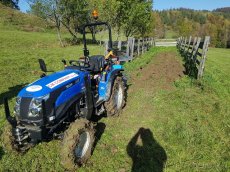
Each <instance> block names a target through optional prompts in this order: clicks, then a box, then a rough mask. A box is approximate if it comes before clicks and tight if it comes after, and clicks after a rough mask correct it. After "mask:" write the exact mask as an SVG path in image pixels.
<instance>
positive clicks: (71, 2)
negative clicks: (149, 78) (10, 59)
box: [0, 0, 230, 48]
mask: <svg viewBox="0 0 230 172" xmlns="http://www.w3.org/2000/svg"><path fill="white" fill-rule="evenodd" d="M26 1H27V2H28V3H29V4H30V7H31V8H30V10H29V11H28V13H30V14H33V15H36V16H38V17H39V18H42V19H44V20H45V21H47V23H48V24H50V25H52V27H54V28H56V30H57V32H58V35H59V40H60V42H61V41H62V32H63V31H64V32H66V31H67V32H69V33H70V35H71V37H72V40H73V42H79V41H80V40H79V36H77V35H78V34H81V32H82V25H84V24H85V23H89V22H93V21H94V20H93V18H92V15H91V14H92V11H93V10H95V9H96V10H97V11H98V13H99V19H98V21H107V22H108V23H109V24H110V25H111V26H112V28H113V33H114V35H117V37H116V38H115V39H118V38H119V37H120V35H124V36H125V37H127V38H128V37H130V36H134V37H147V36H154V37H156V38H168V37H173V38H178V37H179V36H187V37H188V36H200V37H204V36H206V35H209V36H211V46H214V47H223V48H224V47H230V7H223V8H218V9H215V10H213V11H207V10H201V11H197V10H192V9H186V8H179V9H170V10H163V11H157V10H154V1H153V0H110V1H108V0H26ZM18 2H19V0H0V3H2V4H4V5H7V6H9V7H11V8H14V9H19V6H18ZM63 29H64V30H63ZM101 29H102V28H89V30H88V32H89V33H91V34H92V39H93V40H95V39H96V38H95V34H96V33H97V32H99V31H101ZM169 32H171V33H173V34H172V35H170V36H169V35H167V33H169Z"/></svg>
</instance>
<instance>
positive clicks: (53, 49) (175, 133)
mask: <svg viewBox="0 0 230 172" xmlns="http://www.w3.org/2000/svg"><path fill="white" fill-rule="evenodd" d="M0 42H1V44H0V65H1V66H2V68H1V70H0V76H1V77H0V82H1V85H0V98H1V99H2V98H3V97H4V96H7V97H10V98H11V99H10V108H11V109H12V108H13V106H14V102H15V96H16V94H17V92H18V91H19V90H20V89H21V87H22V85H24V84H28V83H31V82H32V81H34V80H36V79H38V78H39V75H38V74H34V73H35V72H34V71H36V70H38V69H39V65H38V63H37V60H38V58H40V57H43V58H44V59H45V61H46V62H47V65H48V69H52V70H61V69H63V65H62V63H61V59H63V58H65V59H76V58H78V57H79V56H81V55H82V46H68V47H65V48H60V46H59V45H58V42H57V37H56V34H55V33H38V32H32V33H31V32H23V31H19V30H15V29H12V28H11V29H10V28H8V27H7V26H5V25H2V26H1V29H0ZM90 48H91V49H92V51H91V52H93V53H95V54H98V53H100V51H102V50H100V49H99V48H98V47H95V46H91V47H90ZM102 52H103V51H102ZM162 52H164V53H170V52H173V53H175V52H176V49H175V48H153V49H151V50H150V51H149V52H147V53H146V54H145V55H143V56H142V57H139V58H137V59H136V60H134V61H133V62H131V63H128V64H125V69H126V73H127V75H128V76H131V75H133V74H134V73H135V72H136V71H137V70H138V69H139V68H140V67H143V68H144V67H145V66H147V65H148V64H149V63H154V59H155V57H156V55H157V54H159V53H162ZM178 59H181V58H180V57H179V55H178ZM229 66H230V50H226V49H210V50H209V52H208V60H207V64H206V70H205V76H204V79H203V80H202V81H201V82H197V81H194V80H191V79H190V78H188V77H183V78H181V79H180V80H178V81H176V82H175V83H174V87H173V89H171V90H164V89H161V88H157V89H154V90H151V89H150V90H143V89H141V88H136V86H135V83H132V81H129V94H128V101H127V102H128V103H127V106H126V107H125V109H124V111H123V113H122V114H121V116H120V117H118V118H103V119H102V120H101V121H100V123H104V124H105V126H106V128H105V131H104V132H103V133H102V135H101V138H100V140H99V141H98V143H97V145H96V147H95V150H94V153H93V156H92V157H91V159H90V160H89V162H88V163H87V164H86V166H84V167H82V168H80V169H79V171H131V169H132V167H133V171H135V170H136V171H161V170H162V169H163V164H165V167H164V171H229V170H230V159H229V157H230V155H229V152H230V149H229V145H230V142H229V133H230V128H229V127H230V120H229V114H230V107H229V102H230V96H229V95H230V76H229V73H230V68H229ZM156 84H157V83H156ZM131 90H134V91H131ZM5 123H6V120H5V117H4V111H3V105H2V104H1V105H0V127H1V131H2V128H3V127H4V125H5ZM142 127H143V128H145V129H146V130H140V128H142ZM138 131H139V132H138ZM136 133H138V134H140V133H142V136H143V138H142V143H141V141H140V140H141V139H139V140H138V145H136V146H135V144H133V143H134V141H135V138H134V136H135V134H136ZM143 133H144V134H143ZM130 141H131V142H130ZM141 145H142V146H141ZM59 149H61V147H60V141H55V140H54V141H51V142H48V143H44V142H43V143H40V144H39V145H37V146H35V147H34V148H32V149H30V150H29V151H28V152H27V153H26V154H24V155H19V154H15V153H12V152H7V151H6V150H5V149H3V148H2V147H1V145H0V171H64V169H63V167H62V166H61V164H60V156H59ZM134 154H136V156H137V157H136V159H138V161H137V162H136V163H135V166H133V161H132V158H131V157H130V156H133V155H134ZM142 164H144V165H142Z"/></svg>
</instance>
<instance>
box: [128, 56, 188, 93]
mask: <svg viewBox="0 0 230 172" xmlns="http://www.w3.org/2000/svg"><path fill="white" fill-rule="evenodd" d="M183 71H184V67H183V65H182V64H181V63H180V61H179V60H178V59H177V57H176V53H173V52H170V53H167V52H166V53H161V54H159V55H157V56H156V57H155V59H154V61H153V62H152V63H150V64H148V65H147V66H146V67H144V68H142V67H141V68H140V69H139V70H138V71H136V72H135V73H134V74H133V75H132V76H131V81H132V85H133V87H132V88H131V90H130V91H132V90H135V88H144V89H145V88H146V89H151V90H156V89H157V90H158V89H172V88H173V82H174V81H176V80H177V79H179V78H180V77H182V76H183V75H184V74H183Z"/></svg>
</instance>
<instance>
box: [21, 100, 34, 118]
mask: <svg viewBox="0 0 230 172" xmlns="http://www.w3.org/2000/svg"><path fill="white" fill-rule="evenodd" d="M31 100H32V98H27V97H22V100H21V104H20V117H21V119H28V113H29V107H30V102H31Z"/></svg>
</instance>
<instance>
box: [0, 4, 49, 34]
mask: <svg viewBox="0 0 230 172" xmlns="http://www.w3.org/2000/svg"><path fill="white" fill-rule="evenodd" d="M0 25H1V26H2V27H12V28H13V29H14V28H15V29H19V30H23V31H28V32H44V31H45V30H47V29H50V28H52V26H51V24H50V23H48V22H47V21H45V20H43V19H41V18H39V17H37V16H34V15H31V14H25V13H22V12H20V11H18V10H15V9H12V8H9V7H6V6H4V5H2V4H1V3H0Z"/></svg>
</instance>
